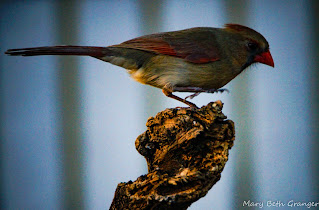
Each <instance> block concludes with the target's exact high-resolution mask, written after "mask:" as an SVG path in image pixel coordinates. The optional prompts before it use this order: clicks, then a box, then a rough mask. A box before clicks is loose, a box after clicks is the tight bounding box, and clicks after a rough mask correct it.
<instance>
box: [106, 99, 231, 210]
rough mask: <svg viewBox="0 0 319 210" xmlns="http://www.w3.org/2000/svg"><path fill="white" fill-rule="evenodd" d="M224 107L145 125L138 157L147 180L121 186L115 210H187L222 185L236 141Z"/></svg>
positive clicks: (186, 111)
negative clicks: (217, 185) (223, 111)
mask: <svg viewBox="0 0 319 210" xmlns="http://www.w3.org/2000/svg"><path fill="white" fill-rule="evenodd" d="M222 108H223V104H222V102H221V101H216V102H211V103H209V104H208V105H207V106H204V107H202V108H201V109H192V108H174V109H166V110H164V111H162V112H160V113H158V114H157V115H156V116H155V117H150V118H149V119H148V121H147V123H146V126H147V130H146V131H145V132H144V133H143V134H141V135H140V136H138V137H137V139H136V142H135V146H136V149H137V151H138V152H139V153H140V154H141V155H143V156H144V157H145V159H146V161H147V165H148V174H146V175H142V176H140V177H139V178H137V180H135V181H134V182H132V181H129V182H126V183H125V182H123V183H120V184H118V186H117V189H116V192H115V195H114V199H113V202H112V205H111V207H110V209H187V207H189V206H190V205H191V204H192V203H193V202H195V201H197V200H198V199H200V198H201V197H203V196H205V195H206V194H207V192H208V191H209V190H210V189H211V188H212V186H213V185H214V184H215V183H216V182H217V181H218V180H219V179H220V177H221V172H222V171H223V169H224V167H225V164H226V162H227V160H228V154H229V150H230V149H231V147H232V146H233V142H234V139H235V128H234V123H233V122H232V121H231V120H227V119H226V116H225V115H224V114H223V113H222Z"/></svg>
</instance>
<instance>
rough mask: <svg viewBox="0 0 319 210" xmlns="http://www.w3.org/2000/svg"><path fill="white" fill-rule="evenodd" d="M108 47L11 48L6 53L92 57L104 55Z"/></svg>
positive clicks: (14, 54)
mask: <svg viewBox="0 0 319 210" xmlns="http://www.w3.org/2000/svg"><path fill="white" fill-rule="evenodd" d="M108 51H109V49H108V48H106V47H89V46H72V45H62V46H50V47H33V48H20V49H9V50H7V51H6V52H5V54H8V55H12V56H36V55H84V56H92V57H102V56H104V55H106V54H107V53H108Z"/></svg>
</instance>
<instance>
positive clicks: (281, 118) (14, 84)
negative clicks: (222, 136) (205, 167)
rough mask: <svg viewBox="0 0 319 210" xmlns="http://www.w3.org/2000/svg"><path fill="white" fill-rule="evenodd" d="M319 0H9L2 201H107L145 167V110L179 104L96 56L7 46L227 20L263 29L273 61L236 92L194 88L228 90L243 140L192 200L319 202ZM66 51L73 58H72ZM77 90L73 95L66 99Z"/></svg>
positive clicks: (211, 205)
mask: <svg viewBox="0 0 319 210" xmlns="http://www.w3.org/2000/svg"><path fill="white" fill-rule="evenodd" d="M316 4H318V3H317V2H316V1H298V0H292V1H278V0H276V1H275V0H273V1H271V0H267V1H266V0H265V1H263V0H261V1H257V0H256V1H253V0H252V1H249V0H246V1H244V0H241V1H235V0H234V1H204V0H196V1H195V0H192V1H182V0H180V1H179V0H170V1H147V0H144V1H142V0H141V1H126V0H121V1H97V0H96V1H89V0H86V1H84V0H82V1H64V3H63V1H53V0H52V1H7V2H6V1H1V3H0V6H1V7H0V18H1V19H0V24H1V27H0V30H1V31H0V32H1V33H0V41H1V42H0V43H1V47H0V65H1V66H0V67H1V71H0V76H1V80H0V81H1V83H0V85H1V89H0V91H1V92H0V94H1V95H0V97H1V101H0V102H1V107H0V108H1V109H0V117H1V118H0V119H1V121H0V122H1V124H0V125H1V132H0V138H1V147H0V149H1V153H0V154H1V156H0V157H1V168H0V170H1V171H0V173H1V176H0V178H1V200H0V202H1V203H0V204H1V207H3V209H61V208H73V209H81V208H82V209H107V208H108V207H109V206H110V204H111V202H112V199H113V195H114V192H115V189H116V186H117V184H118V183H120V182H127V181H129V180H135V179H136V178H137V177H138V176H140V175H142V174H145V173H147V167H146V163H145V161H144V159H143V157H142V156H140V155H139V154H138V153H137V151H136V150H135V146H134V142H135V138H136V137H137V136H138V135H139V134H140V133H142V132H144V130H145V128H146V127H145V123H146V120H147V118H148V117H149V116H154V115H155V114H156V113H157V112H159V111H161V110H164V109H165V108H167V107H175V106H181V105H182V104H180V103H178V102H176V101H174V100H170V99H167V98H166V97H165V96H164V95H163V94H162V92H161V90H159V89H155V88H149V87H146V86H143V85H141V84H138V83H136V82H134V81H133V80H132V79H130V78H129V76H128V74H127V73H126V72H125V70H124V69H121V68H119V67H116V66H112V65H110V64H108V63H104V62H101V61H99V60H96V59H93V58H90V57H81V58H78V59H73V58H71V57H68V58H66V59H64V60H62V59H61V58H59V57H54V56H41V57H28V58H23V57H9V56H6V55H4V51H5V50H6V49H9V48H21V47H35V46H48V45H61V44H77V45H91V46H107V45H112V44H117V43H120V42H123V41H125V40H128V39H131V38H134V37H137V36H140V35H143V34H147V33H153V32H159V31H170V30H178V29H185V28H189V27H195V26H211V27H222V26H223V24H225V23H228V22H232V23H240V24H244V25H247V26H249V27H252V28H254V29H255V30H257V31H259V32H261V33H262V34H263V35H264V36H265V37H266V38H267V40H268V41H269V43H270V51H271V53H272V55H273V58H274V61H275V68H274V69H272V68H270V67H269V66H265V65H261V64H259V65H255V66H253V67H251V68H249V69H248V70H246V71H245V72H243V73H242V74H241V75H240V76H238V77H237V78H236V79H234V80H233V81H232V82H231V83H230V84H228V85H227V86H226V87H227V88H228V89H229V90H230V93H229V94H227V93H223V94H215V95H210V94H202V95H200V96H198V97H196V98H195V99H194V100H193V101H194V102H195V103H196V104H197V105H198V106H202V105H206V104H207V103H208V102H210V101H214V100H218V99H220V100H222V101H223V102H224V103H225V105H224V113H225V114H226V115H227V116H228V118H229V119H232V120H234V121H235V126H236V141H235V145H234V147H233V148H232V150H231V151H230V156H229V158H230V160H229V162H228V163H227V165H226V167H225V170H224V171H223V173H222V178H221V180H220V181H219V182H218V183H217V184H216V185H215V186H214V187H213V188H212V189H211V190H210V191H209V193H208V194H207V195H206V196H205V197H204V198H202V199H200V200H199V201H197V202H196V203H194V204H193V205H192V206H191V207H190V209H238V208H241V207H243V203H244V201H248V200H251V201H253V202H264V205H266V204H267V201H275V202H276V201H281V202H283V203H287V202H288V201H290V200H294V201H296V202H299V201H300V202H309V201H315V202H318V200H319V197H318V191H319V190H318V179H319V178H318V157H319V156H318V154H317V153H318V144H319V143H318V118H319V117H318V62H317V60H318V25H317V24H318V21H317V19H318V13H319V11H318V6H317V5H316ZM61 37H62V38H61ZM63 37H64V38H63ZM65 37H66V38H65ZM65 40H71V41H70V42H72V43H70V42H68V43H64V42H66V41H65ZM68 59H71V60H72V62H74V65H72V64H71V66H73V67H74V68H75V69H73V70H69V69H71V67H70V68H68V66H70V65H69V64H67V62H68V61H66V60H68ZM68 71H69V72H70V78H68V77H67V76H65V75H68ZM65 77H67V79H63V78H65ZM61 81H62V82H61ZM69 83H72V84H73V83H74V84H75V85H74V86H72V85H71V86H72V87H73V88H72V87H71V88H70V87H68V85H69ZM64 92H67V93H64ZM180 95H181V96H185V94H184V95H183V94H180ZM69 97H70V98H71V105H68V103H64V102H61V101H65V100H68V99H65V98H69ZM72 100H73V101H72ZM69 106H70V107H69ZM73 107H75V109H74V108H73ZM69 111H70V112H71V113H73V114H71V115H70V116H69V115H68V113H69ZM74 115H76V116H74ZM66 118H67V119H66ZM73 125H75V126H74V127H72V126H73ZM68 132H71V136H72V135H73V138H74V136H75V138H74V139H75V140H74V139H73V140H71V137H70V140H69V138H68V134H66V133H68ZM72 132H73V134H72ZM70 148H73V149H74V150H72V149H71V150H70ZM73 167H74V170H73ZM73 182H74V183H73ZM74 186H75V187H74ZM286 207H287V206H286ZM243 208H245V207H243Z"/></svg>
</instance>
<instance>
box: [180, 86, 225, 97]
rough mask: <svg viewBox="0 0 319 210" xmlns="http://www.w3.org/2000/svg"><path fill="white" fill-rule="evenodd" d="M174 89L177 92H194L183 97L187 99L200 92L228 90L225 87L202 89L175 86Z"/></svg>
mask: <svg viewBox="0 0 319 210" xmlns="http://www.w3.org/2000/svg"><path fill="white" fill-rule="evenodd" d="M174 91H178V92H195V93H194V94H192V95H189V96H187V97H186V98H185V100H186V99H188V98H190V99H192V98H194V97H196V96H198V95H199V94H201V93H218V92H220V93H222V92H224V91H226V92H229V90H228V89H226V88H220V89H204V88H199V87H175V88H174Z"/></svg>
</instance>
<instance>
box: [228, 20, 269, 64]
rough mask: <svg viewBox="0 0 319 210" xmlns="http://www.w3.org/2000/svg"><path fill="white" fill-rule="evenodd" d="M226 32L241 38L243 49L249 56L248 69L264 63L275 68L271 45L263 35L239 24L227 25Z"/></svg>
mask: <svg viewBox="0 0 319 210" xmlns="http://www.w3.org/2000/svg"><path fill="white" fill-rule="evenodd" d="M225 30H227V31H229V32H231V33H236V34H238V35H240V36H241V38H242V39H241V40H242V47H243V48H244V51H245V52H247V55H248V60H247V64H246V67H247V66H249V65H250V64H252V63H263V64H266V65H268V66H271V67H274V66H275V64H274V60H273V59H272V56H271V54H270V51H269V44H268V42H267V40H266V39H265V37H263V35H261V34H260V33H258V32H257V31H255V30H253V29H251V28H248V27H246V26H242V25H239V24H226V25H225Z"/></svg>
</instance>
